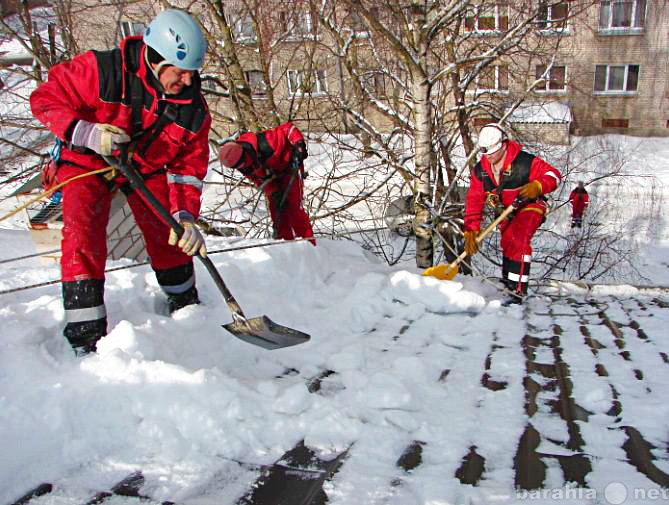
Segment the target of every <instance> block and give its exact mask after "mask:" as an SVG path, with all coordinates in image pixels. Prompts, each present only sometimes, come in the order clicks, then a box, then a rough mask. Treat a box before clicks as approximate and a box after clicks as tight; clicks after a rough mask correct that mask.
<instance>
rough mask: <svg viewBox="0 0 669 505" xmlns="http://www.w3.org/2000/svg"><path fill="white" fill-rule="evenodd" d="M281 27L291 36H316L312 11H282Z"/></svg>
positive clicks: (296, 37) (297, 37)
mask: <svg viewBox="0 0 669 505" xmlns="http://www.w3.org/2000/svg"><path fill="white" fill-rule="evenodd" d="M281 27H282V29H283V31H284V32H286V33H287V34H288V35H289V36H290V37H291V38H294V39H305V38H313V37H314V36H315V31H314V22H313V19H312V17H311V13H310V12H291V13H288V12H285V11H283V12H281Z"/></svg>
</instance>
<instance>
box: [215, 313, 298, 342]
mask: <svg viewBox="0 0 669 505" xmlns="http://www.w3.org/2000/svg"><path fill="white" fill-rule="evenodd" d="M223 328H225V329H226V330H228V331H229V332H230V333H232V334H233V335H234V336H235V337H237V338H239V339H241V340H243V341H244V342H248V343H249V344H253V345H257V346H259V347H262V348H264V349H281V348H282V347H290V346H291V345H298V344H304V343H305V342H308V341H309V339H310V338H311V337H310V336H309V335H308V334H306V333H303V332H301V331H298V330H294V329H292V328H288V327H287V326H281V325H280V324H276V323H275V322H274V321H272V320H271V319H270V318H269V317H267V316H261V317H254V318H252V319H245V318H242V317H235V318H234V321H232V322H231V323H228V324H224V325H223Z"/></svg>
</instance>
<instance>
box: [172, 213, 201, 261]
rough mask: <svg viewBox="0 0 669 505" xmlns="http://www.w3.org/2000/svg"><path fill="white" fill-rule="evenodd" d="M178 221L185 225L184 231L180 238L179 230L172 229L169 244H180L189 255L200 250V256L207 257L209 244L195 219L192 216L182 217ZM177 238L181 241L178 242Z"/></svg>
mask: <svg viewBox="0 0 669 505" xmlns="http://www.w3.org/2000/svg"><path fill="white" fill-rule="evenodd" d="M178 221H179V223H180V224H181V226H183V228H184V233H183V235H181V238H179V237H178V236H177V232H175V231H174V230H172V229H170V237H169V239H167V243H168V244H169V245H178V246H179V247H180V248H181V250H182V251H183V252H184V253H185V254H187V255H188V256H193V255H194V254H197V253H198V252H199V253H200V256H202V257H203V258H206V257H207V246H206V244H205V243H204V237H203V236H202V233H200V229H199V228H198V227H197V226H196V225H195V221H193V220H192V219H190V218H181V219H178ZM177 240H178V241H179V242H178V244H177Z"/></svg>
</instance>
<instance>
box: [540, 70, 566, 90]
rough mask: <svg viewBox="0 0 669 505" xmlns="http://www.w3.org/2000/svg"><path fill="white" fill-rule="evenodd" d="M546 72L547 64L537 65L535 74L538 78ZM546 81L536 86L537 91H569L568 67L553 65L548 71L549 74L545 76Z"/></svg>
mask: <svg viewBox="0 0 669 505" xmlns="http://www.w3.org/2000/svg"><path fill="white" fill-rule="evenodd" d="M545 72H546V65H537V68H536V73H535V76H536V78H537V79H541V77H542V76H543V75H544V73H545ZM543 79H544V81H543V82H542V83H540V84H538V85H537V87H536V88H534V90H535V91H538V92H541V93H560V92H563V91H567V67H565V66H563V65H553V66H552V67H551V69H550V70H549V71H548V75H547V76H544V78H543Z"/></svg>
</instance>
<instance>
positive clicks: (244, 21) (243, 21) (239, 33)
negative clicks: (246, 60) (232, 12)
mask: <svg viewBox="0 0 669 505" xmlns="http://www.w3.org/2000/svg"><path fill="white" fill-rule="evenodd" d="M246 26H248V27H250V28H251V32H252V33H253V35H247V34H246V33H244V27H246ZM234 30H235V31H234V35H235V37H234V38H235V42H237V43H239V44H255V43H256V42H257V41H258V35H257V34H256V30H255V27H254V26H253V18H252V17H251V15H250V14H242V15H240V16H239V18H237V20H236V21H235V24H234Z"/></svg>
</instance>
